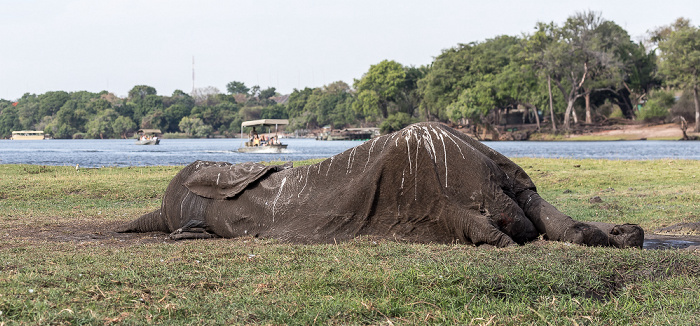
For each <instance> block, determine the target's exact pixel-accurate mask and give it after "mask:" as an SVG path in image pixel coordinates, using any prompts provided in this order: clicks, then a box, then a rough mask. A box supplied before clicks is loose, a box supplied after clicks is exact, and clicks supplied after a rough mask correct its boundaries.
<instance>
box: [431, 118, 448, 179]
mask: <svg viewBox="0 0 700 326" xmlns="http://www.w3.org/2000/svg"><path fill="white" fill-rule="evenodd" d="M431 129H433V132H434V133H435V137H438V138H440V141H442V153H443V154H445V158H444V160H445V188H447V147H445V137H443V136H442V135H439V134H438V133H437V131H436V130H435V129H434V128H432V127H431Z"/></svg>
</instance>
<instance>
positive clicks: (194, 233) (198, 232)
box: [168, 227, 217, 240]
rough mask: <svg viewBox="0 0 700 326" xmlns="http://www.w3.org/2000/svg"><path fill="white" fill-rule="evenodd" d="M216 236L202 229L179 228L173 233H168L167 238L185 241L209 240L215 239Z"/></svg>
mask: <svg viewBox="0 0 700 326" xmlns="http://www.w3.org/2000/svg"><path fill="white" fill-rule="evenodd" d="M216 237H217V235H216V234H211V233H209V232H207V231H206V230H205V229H204V228H188V227H182V228H179V229H177V230H175V231H173V233H170V235H169V236H168V238H169V239H170V240H185V239H211V238H216Z"/></svg>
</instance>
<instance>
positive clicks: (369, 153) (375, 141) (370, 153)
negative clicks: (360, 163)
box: [362, 138, 379, 172]
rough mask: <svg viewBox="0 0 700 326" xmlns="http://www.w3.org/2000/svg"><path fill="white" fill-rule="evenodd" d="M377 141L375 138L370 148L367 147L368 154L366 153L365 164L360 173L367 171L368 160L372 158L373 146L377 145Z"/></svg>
mask: <svg viewBox="0 0 700 326" xmlns="http://www.w3.org/2000/svg"><path fill="white" fill-rule="evenodd" d="M377 140H379V138H375V139H374V141H372V146H370V147H369V152H368V153H367V162H365V167H364V168H363V169H362V172H365V170H366V169H367V164H369V158H370V157H372V150H373V149H374V144H375V143H377Z"/></svg>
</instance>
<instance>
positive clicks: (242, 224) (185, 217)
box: [118, 123, 644, 248]
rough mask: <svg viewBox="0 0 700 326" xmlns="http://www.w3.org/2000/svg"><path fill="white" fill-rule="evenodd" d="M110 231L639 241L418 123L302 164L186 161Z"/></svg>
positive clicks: (637, 233) (487, 152)
mask: <svg viewBox="0 0 700 326" xmlns="http://www.w3.org/2000/svg"><path fill="white" fill-rule="evenodd" d="M118 231H120V232H149V231H163V232H171V238H173V239H187V238H208V237H214V236H218V237H225V238H234V237H240V236H245V235H251V236H259V237H265V238H275V239H279V240H282V241H288V242H297V243H332V242H334V241H342V240H347V239H352V238H354V237H357V236H361V235H368V236H376V237H382V238H391V239H403V240H408V241H414V242H423V243H428V242H436V243H473V244H477V245H478V244H490V245H494V246H497V247H504V246H509V245H514V244H523V243H525V242H528V241H532V240H535V239H536V238H537V237H538V236H539V235H540V234H542V235H544V237H545V238H546V239H549V240H556V241H568V242H572V243H577V244H584V245H591V246H615V247H639V248H641V246H642V243H643V240H644V231H643V230H642V229H641V228H640V227H639V226H636V225H631V224H623V225H612V224H605V223H598V224H591V223H583V222H579V221H575V220H573V219H572V218H571V217H569V216H567V215H565V214H563V213H561V212H559V211H558V210H557V209H556V208H554V207H553V206H552V205H550V204H549V203H548V202H546V201H545V200H543V199H542V198H541V197H540V196H539V195H538V193H537V189H536V187H535V185H534V184H533V183H532V180H531V179H530V178H529V177H528V176H527V174H526V173H525V172H524V171H523V170H522V169H521V168H520V167H519V166H518V165H516V164H515V163H513V162H512V161H510V160H509V159H508V158H506V157H505V156H503V155H501V154H499V153H498V152H496V151H494V150H492V149H491V148H489V147H487V146H485V145H483V144H481V143H480V142H478V141H476V140H473V139H472V138H470V137H468V136H466V135H464V134H462V133H459V132H457V131H455V130H453V129H451V128H449V127H446V126H444V125H441V124H438V123H419V124H415V125H412V126H409V127H407V128H405V129H403V130H401V131H398V132H396V133H393V134H390V135H385V136H382V137H378V138H375V139H373V140H371V141H368V142H366V143H364V144H362V145H360V146H358V147H355V148H352V149H349V150H347V151H345V152H343V153H341V154H338V155H336V156H333V157H331V158H329V159H326V160H325V161H323V162H320V163H318V164H314V165H310V166H302V167H297V168H288V167H287V166H274V167H265V166H263V165H261V164H257V163H246V164H238V165H232V164H229V163H222V162H203V161H197V162H194V163H192V164H190V165H188V166H187V167H185V168H184V169H182V171H180V172H179V173H178V174H177V175H176V176H175V177H174V178H173V180H172V181H171V182H170V185H169V186H168V188H167V189H166V191H165V194H164V196H163V203H162V206H161V208H160V209H158V210H156V211H154V212H152V213H149V214H146V215H143V216H142V217H140V218H139V219H137V220H135V221H133V222H131V223H130V224H129V225H126V226H125V227H123V228H121V229H120V230H118Z"/></svg>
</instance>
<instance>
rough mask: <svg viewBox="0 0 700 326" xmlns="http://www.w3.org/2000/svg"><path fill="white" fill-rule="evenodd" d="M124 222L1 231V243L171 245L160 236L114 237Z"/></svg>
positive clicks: (86, 222)
mask: <svg viewBox="0 0 700 326" xmlns="http://www.w3.org/2000/svg"><path fill="white" fill-rule="evenodd" d="M125 223H126V222H104V221H99V222H98V221H94V222H92V221H90V222H88V221H82V222H76V223H70V224H58V225H52V226H43V227H34V226H22V227H16V228H10V229H5V230H4V232H3V233H2V234H0V237H1V238H2V239H3V240H25V241H32V242H33V241H37V242H45V241H48V242H74V243H99V244H101V245H105V246H113V247H127V246H133V245H139V244H147V243H163V242H173V241H172V240H169V239H168V234H167V233H163V232H146V233H117V232H114V230H115V229H116V228H117V227H118V226H121V225H124V224H125Z"/></svg>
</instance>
